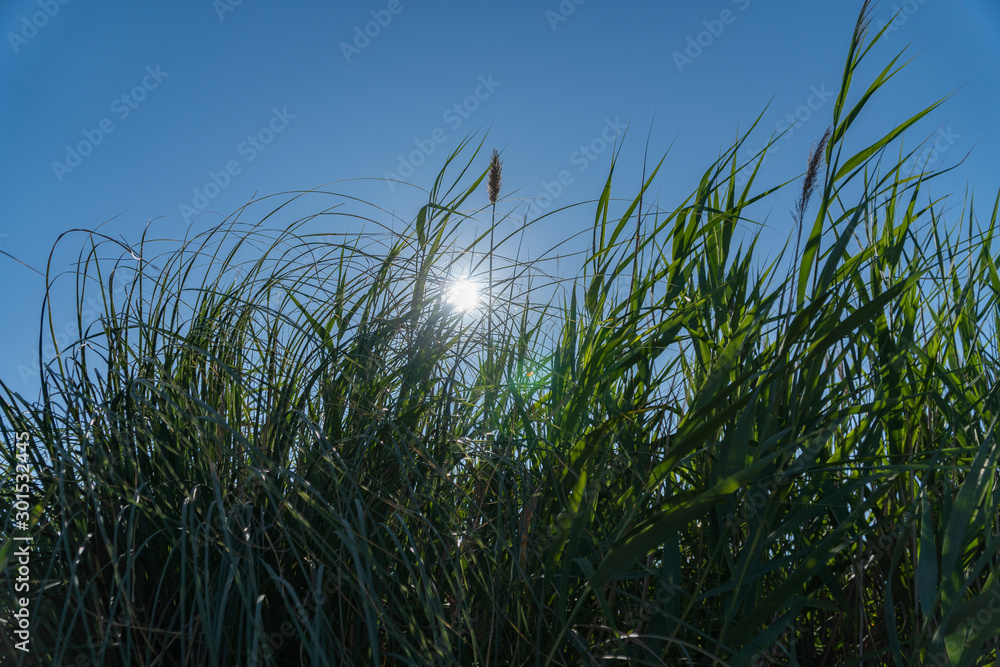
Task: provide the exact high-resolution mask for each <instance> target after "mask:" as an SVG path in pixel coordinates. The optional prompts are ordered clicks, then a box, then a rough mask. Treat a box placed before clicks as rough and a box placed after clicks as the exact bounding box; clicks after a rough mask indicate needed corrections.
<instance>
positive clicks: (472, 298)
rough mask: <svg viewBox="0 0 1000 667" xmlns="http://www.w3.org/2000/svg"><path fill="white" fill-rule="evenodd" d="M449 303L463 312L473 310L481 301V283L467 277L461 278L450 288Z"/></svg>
mask: <svg viewBox="0 0 1000 667" xmlns="http://www.w3.org/2000/svg"><path fill="white" fill-rule="evenodd" d="M448 303H450V304H451V305H452V306H454V307H455V309H456V310H460V311H462V312H468V311H470V310H472V309H473V308H475V307H476V305H477V304H478V303H479V285H478V284H477V283H475V282H473V281H472V280H470V279H469V278H467V277H464V276H463V277H462V278H459V279H458V280H456V281H455V282H454V283H453V284H452V286H451V288H450V289H449V290H448Z"/></svg>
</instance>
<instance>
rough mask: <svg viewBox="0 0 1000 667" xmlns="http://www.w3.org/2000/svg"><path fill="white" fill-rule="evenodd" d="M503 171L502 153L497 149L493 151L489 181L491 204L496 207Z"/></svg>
mask: <svg viewBox="0 0 1000 667" xmlns="http://www.w3.org/2000/svg"><path fill="white" fill-rule="evenodd" d="M502 171H503V162H501V161H500V152H499V151H497V149H495V148H494V149H493V155H491V156H490V179H489V195H490V204H492V205H494V206H496V203H497V197H499V196H500V174H501V172H502Z"/></svg>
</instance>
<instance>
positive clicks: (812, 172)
mask: <svg viewBox="0 0 1000 667" xmlns="http://www.w3.org/2000/svg"><path fill="white" fill-rule="evenodd" d="M829 140H830V128H827V129H826V132H824V133H823V138H822V139H820V140H819V143H818V144H816V145H815V146H813V147H812V149H811V150H810V151H809V159H808V161H807V163H806V178H805V180H804V181H803V182H802V195H801V197H799V201H798V202H797V203H796V205H795V217H796V218H798V220H799V224H801V223H802V219H803V217H804V216H805V213H806V207H807V206H809V200H810V199H811V198H812V196H813V192H815V191H816V177H817V176H818V175H819V167H820V165H821V164H823V152H824V151H825V150H826V142H827V141H829Z"/></svg>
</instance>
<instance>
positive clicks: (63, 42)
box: [0, 0, 1000, 394]
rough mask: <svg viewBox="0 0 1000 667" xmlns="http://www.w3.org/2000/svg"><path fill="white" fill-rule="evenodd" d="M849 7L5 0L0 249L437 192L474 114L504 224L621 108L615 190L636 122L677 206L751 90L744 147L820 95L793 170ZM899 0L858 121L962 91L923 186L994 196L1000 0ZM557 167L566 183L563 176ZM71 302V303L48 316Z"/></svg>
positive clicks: (15, 300)
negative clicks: (871, 93) (333, 190)
mask: <svg viewBox="0 0 1000 667" xmlns="http://www.w3.org/2000/svg"><path fill="white" fill-rule="evenodd" d="M860 4H861V3H860V2H858V1H855V0H851V1H848V0H837V2H802V1H801V0H767V1H765V0H703V1H698V2H694V1H689V2H663V1H662V0H660V1H658V2H653V1H633V2H609V1H604V2H601V1H600V0H561V1H560V0H531V1H528V0H508V1H506V2H493V3H482V2H457V1H454V0H452V1H443V0H439V1H437V2H431V1H430V0H372V1H365V2H357V1H348V2H318V1H315V0H311V1H306V2H286V3H274V2H261V1H260V0H214V1H213V0H180V1H176V2H162V3H153V2H143V3H139V2H117V3H90V2H84V0H6V1H5V2H3V3H0V25H2V28H3V31H2V32H3V44H2V45H0V99H2V104H0V128H2V129H0V154H2V156H3V159H2V160H0V170H2V173H0V198H2V202H3V204H2V207H0V250H2V251H4V252H7V253H10V254H11V255H13V256H15V257H16V258H17V259H19V260H21V261H23V262H24V263H26V264H28V265H30V266H31V267H34V268H35V269H38V270H41V271H44V268H45V263H46V261H47V258H48V256H49V252H50V250H51V249H52V246H53V243H54V242H55V241H56V239H57V237H58V236H59V235H60V234H61V233H62V232H64V231H66V230H69V229H72V228H94V227H97V226H98V225H100V224H101V223H103V222H104V221H106V220H109V219H112V218H114V219H113V220H112V222H110V223H108V224H107V225H106V226H105V227H104V228H103V231H105V232H106V233H110V234H111V235H117V236H120V237H122V238H124V239H125V240H127V241H129V242H137V241H138V239H139V235H140V234H141V233H142V231H143V229H144V228H145V227H146V225H147V223H149V221H151V220H153V221H154V222H153V223H152V228H151V229H152V232H151V235H152V236H156V237H160V238H167V237H176V238H181V237H183V236H184V235H185V233H187V232H188V230H189V227H191V225H193V226H194V227H191V228H192V229H196V230H200V229H204V228H206V227H207V226H209V225H210V224H212V223H216V222H219V221H221V220H222V219H223V218H224V217H225V216H226V215H228V214H230V213H232V212H233V211H234V210H235V209H237V208H238V207H239V206H240V205H241V204H243V203H244V202H246V201H247V200H248V199H250V198H251V197H253V196H254V194H255V193H256V194H257V195H267V194H273V193H279V192H285V191H291V190H307V189H311V188H315V187H318V186H321V185H323V184H326V183H330V182H333V181H340V180H343V179H357V178H384V177H386V176H388V175H390V174H391V175H393V177H397V178H399V179H400V180H405V181H407V182H408V183H412V184H414V185H417V186H420V187H423V188H429V187H430V186H431V185H432V183H433V179H434V177H435V176H436V174H437V172H438V170H439V168H440V167H441V166H442V164H443V160H444V157H445V155H446V154H447V153H448V152H450V150H451V149H452V148H454V147H455V146H456V144H457V143H458V142H460V141H461V140H462V139H463V138H465V137H466V136H468V135H469V134H470V133H477V132H478V133H479V135H478V136H481V135H482V134H483V133H484V132H486V130H487V129H488V130H489V135H488V137H487V141H486V144H485V146H484V148H486V149H487V150H486V151H485V152H484V154H483V156H482V162H483V164H482V165H481V167H482V168H485V167H486V161H487V155H488V150H490V149H492V148H494V147H497V148H499V149H501V150H502V151H503V161H504V172H503V175H504V180H503V186H504V187H503V192H502V193H501V196H503V197H506V198H507V201H506V202H505V206H506V209H505V210H507V211H510V210H516V213H515V215H516V217H517V219H520V217H521V215H522V212H523V211H524V208H525V207H526V206H527V205H528V203H529V202H532V203H533V205H532V211H531V213H532V214H537V212H538V211H539V210H542V207H544V205H545V204H546V199H545V197H544V196H543V195H545V194H546V193H547V192H548V193H550V194H554V195H555V197H554V200H555V204H556V205H557V206H563V205H567V204H570V203H574V202H579V201H584V200H589V199H593V198H596V197H597V196H598V195H599V193H600V187H601V184H602V183H603V180H604V178H605V177H606V175H607V169H608V167H609V165H610V156H611V153H612V151H611V148H610V144H607V143H606V141H607V140H608V139H611V140H612V141H613V140H614V139H615V138H616V135H617V136H618V137H619V138H620V134H621V130H622V128H623V127H624V125H626V124H628V123H629V122H631V127H630V129H629V132H628V137H627V139H626V142H625V149H624V151H623V152H622V154H621V162H620V172H619V177H618V178H617V184H618V189H617V194H618V195H619V196H621V197H625V196H629V195H631V194H633V193H634V192H635V191H636V187H637V186H638V181H639V178H640V175H641V170H642V157H643V149H644V144H645V141H646V135H647V132H649V131H650V128H651V139H650V158H651V159H658V158H659V157H661V156H662V155H663V154H664V153H665V152H666V151H667V149H668V147H670V146H671V145H672V148H670V152H669V154H668V156H667V160H666V162H665V165H664V167H663V170H662V171H661V174H660V177H659V181H658V183H657V184H656V186H655V187H654V195H656V196H659V198H660V199H659V200H660V205H661V206H662V207H663V208H667V209H669V208H671V206H672V205H673V204H675V203H677V201H678V200H677V196H678V195H680V194H686V193H687V192H689V191H690V190H691V188H692V187H694V186H695V185H696V183H697V180H698V178H699V177H700V175H701V173H702V172H703V170H704V169H705V168H706V167H707V166H708V165H709V164H710V162H711V161H712V160H714V159H715V158H716V157H717V156H718V155H719V153H720V152H721V151H722V150H723V149H725V148H726V147H728V146H729V145H730V143H731V142H732V141H733V139H734V138H735V137H736V134H737V132H738V131H739V130H741V129H745V128H746V127H747V126H748V125H749V124H750V122H752V120H753V119H754V118H755V117H756V116H757V115H758V114H759V113H760V112H762V111H763V110H764V109H765V107H767V109H768V110H767V112H766V113H765V116H764V120H763V127H762V131H761V132H759V133H758V134H757V135H756V138H752V139H751V140H750V141H749V142H748V145H749V146H750V147H751V148H754V149H756V148H759V147H760V146H761V145H762V144H763V143H764V142H765V140H766V139H767V136H768V135H770V134H771V132H772V131H773V130H774V128H775V127H778V126H787V121H785V120H784V119H785V118H786V117H789V115H790V117H795V115H796V114H800V113H801V109H802V108H803V105H806V106H805V108H806V109H808V108H809V106H808V105H812V107H813V108H812V109H811V110H810V111H809V113H808V114H807V115H805V116H803V119H802V121H801V123H800V124H799V125H798V126H797V127H796V128H795V129H794V131H793V132H790V133H789V136H787V138H786V139H784V140H782V142H781V144H780V150H779V151H778V152H776V153H775V154H774V156H773V159H769V161H768V165H767V168H768V172H767V173H766V174H765V178H764V181H765V182H767V183H774V182H777V181H779V180H783V179H787V178H792V177H794V176H795V175H797V174H799V173H800V172H801V171H802V168H803V165H804V163H805V160H806V154H807V152H808V149H809V146H810V145H812V144H813V142H815V141H816V140H817V139H818V138H819V137H820V136H821V135H822V133H823V131H824V129H825V128H826V126H827V124H828V123H829V118H830V115H831V113H832V106H833V99H834V97H833V96H834V95H835V93H836V91H837V87H838V85H839V81H840V76H841V73H842V70H843V61H844V58H845V55H846V50H847V47H848V44H849V40H850V36H851V30H852V28H853V25H854V22H855V19H856V16H857V12H858V9H859V8H860ZM899 10H902V12H903V13H902V14H901V16H900V18H899V19H897V22H896V23H895V24H893V27H892V29H891V32H889V33H888V35H887V37H886V39H885V41H884V45H883V46H882V47H880V48H879V49H878V50H877V51H876V52H875V53H874V54H873V56H872V58H871V60H870V65H869V67H868V69H867V70H866V71H865V74H866V75H868V76H869V77H870V76H872V75H873V71H874V69H875V67H876V66H878V67H881V66H884V65H885V64H886V63H888V60H889V58H890V57H891V56H892V55H894V54H895V52H898V51H899V50H901V49H903V48H907V47H908V49H909V51H908V53H910V54H911V55H913V56H915V60H914V62H913V63H911V64H910V65H909V66H908V67H907V68H906V69H905V70H904V72H903V73H902V74H900V75H899V77H898V78H897V79H896V80H895V81H894V82H893V83H892V84H891V85H890V86H889V87H888V88H887V89H886V90H885V92H884V93H883V94H882V96H881V97H880V98H878V100H877V101H876V103H875V104H874V105H873V106H872V107H871V110H870V111H869V112H867V113H866V114H865V116H864V117H863V118H861V120H860V121H859V126H858V130H857V136H859V137H861V138H862V139H863V138H865V137H870V138H872V139H874V138H877V137H879V136H881V135H882V133H884V132H885V131H887V130H888V129H889V127H890V126H891V125H892V124H893V123H895V122H898V121H901V120H903V119H905V118H907V117H909V116H910V115H912V114H913V113H914V112H916V111H918V110H919V109H921V108H923V107H924V106H926V105H928V104H930V103H931V102H933V101H935V100H936V99H938V98H940V97H942V96H944V95H946V94H948V93H952V92H955V93H956V95H955V96H954V97H953V98H952V99H951V100H950V101H949V102H947V103H946V104H945V105H944V106H943V107H941V108H940V109H939V110H937V111H936V112H935V113H934V114H933V115H932V116H931V117H930V118H929V119H928V120H927V121H926V122H924V123H923V124H921V125H919V126H918V127H917V129H916V131H915V132H913V133H911V134H910V138H909V140H908V142H909V143H908V145H915V144H916V143H919V142H920V141H922V140H924V139H927V138H928V137H931V136H932V135H933V134H934V133H935V132H937V131H939V130H940V132H941V134H939V135H938V136H939V137H941V138H942V141H939V142H938V145H939V146H943V147H945V148H946V150H943V151H941V152H940V154H936V155H935V156H934V158H935V160H936V162H937V164H935V165H934V166H942V165H945V164H954V163H956V162H958V161H959V160H960V159H961V158H962V157H964V156H965V155H966V154H967V153H969V152H970V151H972V152H971V155H970V156H969V157H968V159H967V160H966V161H965V162H964V164H962V166H961V167H959V169H957V170H956V171H955V172H952V174H950V175H949V180H942V181H939V182H937V183H936V184H935V188H937V190H936V193H937V194H946V193H947V192H950V191H955V192H956V193H957V196H958V197H959V198H961V197H962V196H963V193H964V191H965V189H966V187H967V186H968V187H971V186H974V187H976V188H977V192H978V196H979V197H980V198H981V199H984V200H985V199H992V197H993V196H994V195H995V193H996V190H997V187H998V185H1000V169H998V166H997V160H996V157H995V156H996V155H998V154H1000V130H998V123H997V122H996V110H997V108H998V106H1000V105H998V102H1000V92H998V91H1000V67H998V66H997V64H998V56H1000V8H998V6H997V4H996V2H995V0H910V1H909V2H905V3H904V2H902V1H901V0H897V2H895V3H893V2H885V1H883V2H881V3H878V4H877V5H876V6H875V13H874V17H875V25H876V26H881V25H884V24H885V22H887V21H889V20H890V19H891V18H892V16H893V15H894V14H895V13H896V12H897V11H899ZM869 80H870V78H869V79H864V80H863V82H864V83H867V82H868V81H869ZM654 115H655V118H654ZM605 146H606V147H605ZM564 172H566V173H568V177H566V173H564ZM561 173H563V175H564V181H566V182H567V183H568V184H567V185H559V184H558V178H559V175H560V174H561ZM336 187H337V189H338V190H339V191H344V192H348V193H351V194H354V195H357V196H360V197H363V198H364V199H366V200H367V201H370V202H373V203H376V204H378V205H380V206H382V207H383V208H385V209H386V210H389V211H395V213H396V214H397V215H399V216H401V217H402V218H404V219H410V218H411V217H412V216H413V215H414V214H415V212H416V207H417V206H419V204H420V203H422V202H423V201H424V200H425V196H424V195H422V194H420V193H419V192H418V191H416V190H415V189H413V188H406V187H402V186H394V187H390V186H389V185H388V184H387V183H386V182H384V181H357V182H354V183H344V184H338V185H337V186H336ZM559 188H561V189H562V191H561V192H559ZM485 197H486V195H485V188H484V193H483V197H482V198H483V199H484V200H485ZM481 203H482V202H476V203H475V204H474V205H479V204H481ZM790 207H791V203H790V202H789V203H788V204H787V205H784V204H781V205H776V206H775V207H774V209H773V210H772V211H771V212H770V214H769V215H768V216H767V219H766V222H767V224H768V228H767V234H770V237H766V238H771V240H772V242H773V244H780V243H781V242H783V241H784V240H785V239H786V238H787V237H788V230H789V229H790V222H789V220H790V218H789V215H788V213H787V211H788V209H789V208H790ZM577 210H578V211H580V213H579V214H575V215H573V216H563V217H562V218H560V220H561V222H562V224H563V225H564V226H562V227H560V226H557V225H547V226H545V227H544V228H542V229H538V230H536V231H534V232H532V236H531V237H530V238H529V239H528V245H529V252H530V253H531V254H532V255H533V256H534V255H538V254H540V253H541V252H542V251H544V250H545V249H547V248H548V247H550V246H551V245H553V244H554V243H556V242H557V241H559V240H561V239H563V238H565V237H568V236H570V235H572V234H574V233H577V232H579V231H581V230H583V229H585V228H586V226H587V224H588V223H589V221H590V220H592V219H593V217H592V209H591V208H581V209H577ZM199 213H201V214H202V215H201V217H198V218H197V219H196V216H197V215H198V214H199ZM765 213H766V212H765ZM327 224H329V225H332V226H333V225H338V224H345V223H344V222H343V221H338V219H335V218H331V219H329V222H328V223H327ZM512 224H513V223H512ZM83 240H84V237H83V236H81V235H75V236H69V237H67V238H64V239H63V241H62V242H61V243H60V246H59V248H60V250H59V251H58V252H57V253H56V255H55V259H54V262H55V264H54V268H55V269H56V270H57V271H62V270H66V269H70V268H71V261H72V259H73V258H74V257H75V256H76V253H77V252H78V251H79V249H80V247H81V243H82V242H83ZM0 281H2V284H3V286H4V289H3V290H2V292H0V299H2V303H3V311H2V312H4V313H7V321H6V322H5V323H4V324H3V326H2V328H0V350H2V352H0V377H3V379H4V380H5V381H6V382H7V383H8V384H10V385H11V386H12V387H13V388H15V389H17V390H19V391H24V392H27V393H29V394H31V393H33V392H34V391H37V373H36V372H35V370H34V369H36V368H37V364H38V359H37V335H38V322H39V314H40V312H41V304H42V295H43V292H44V281H43V279H42V278H41V277H40V276H39V275H38V274H36V273H34V272H32V271H31V270H29V269H27V268H25V267H24V266H22V265H21V264H19V263H17V262H15V261H13V260H12V259H10V258H8V257H5V256H0ZM57 306H58V304H57ZM73 322H74V318H73V316H72V311H71V310H67V309H66V308H65V306H63V308H62V310H61V311H60V312H58V313H57V316H56V328H57V329H61V328H64V327H65V326H66V325H69V324H72V323H73Z"/></svg>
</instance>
